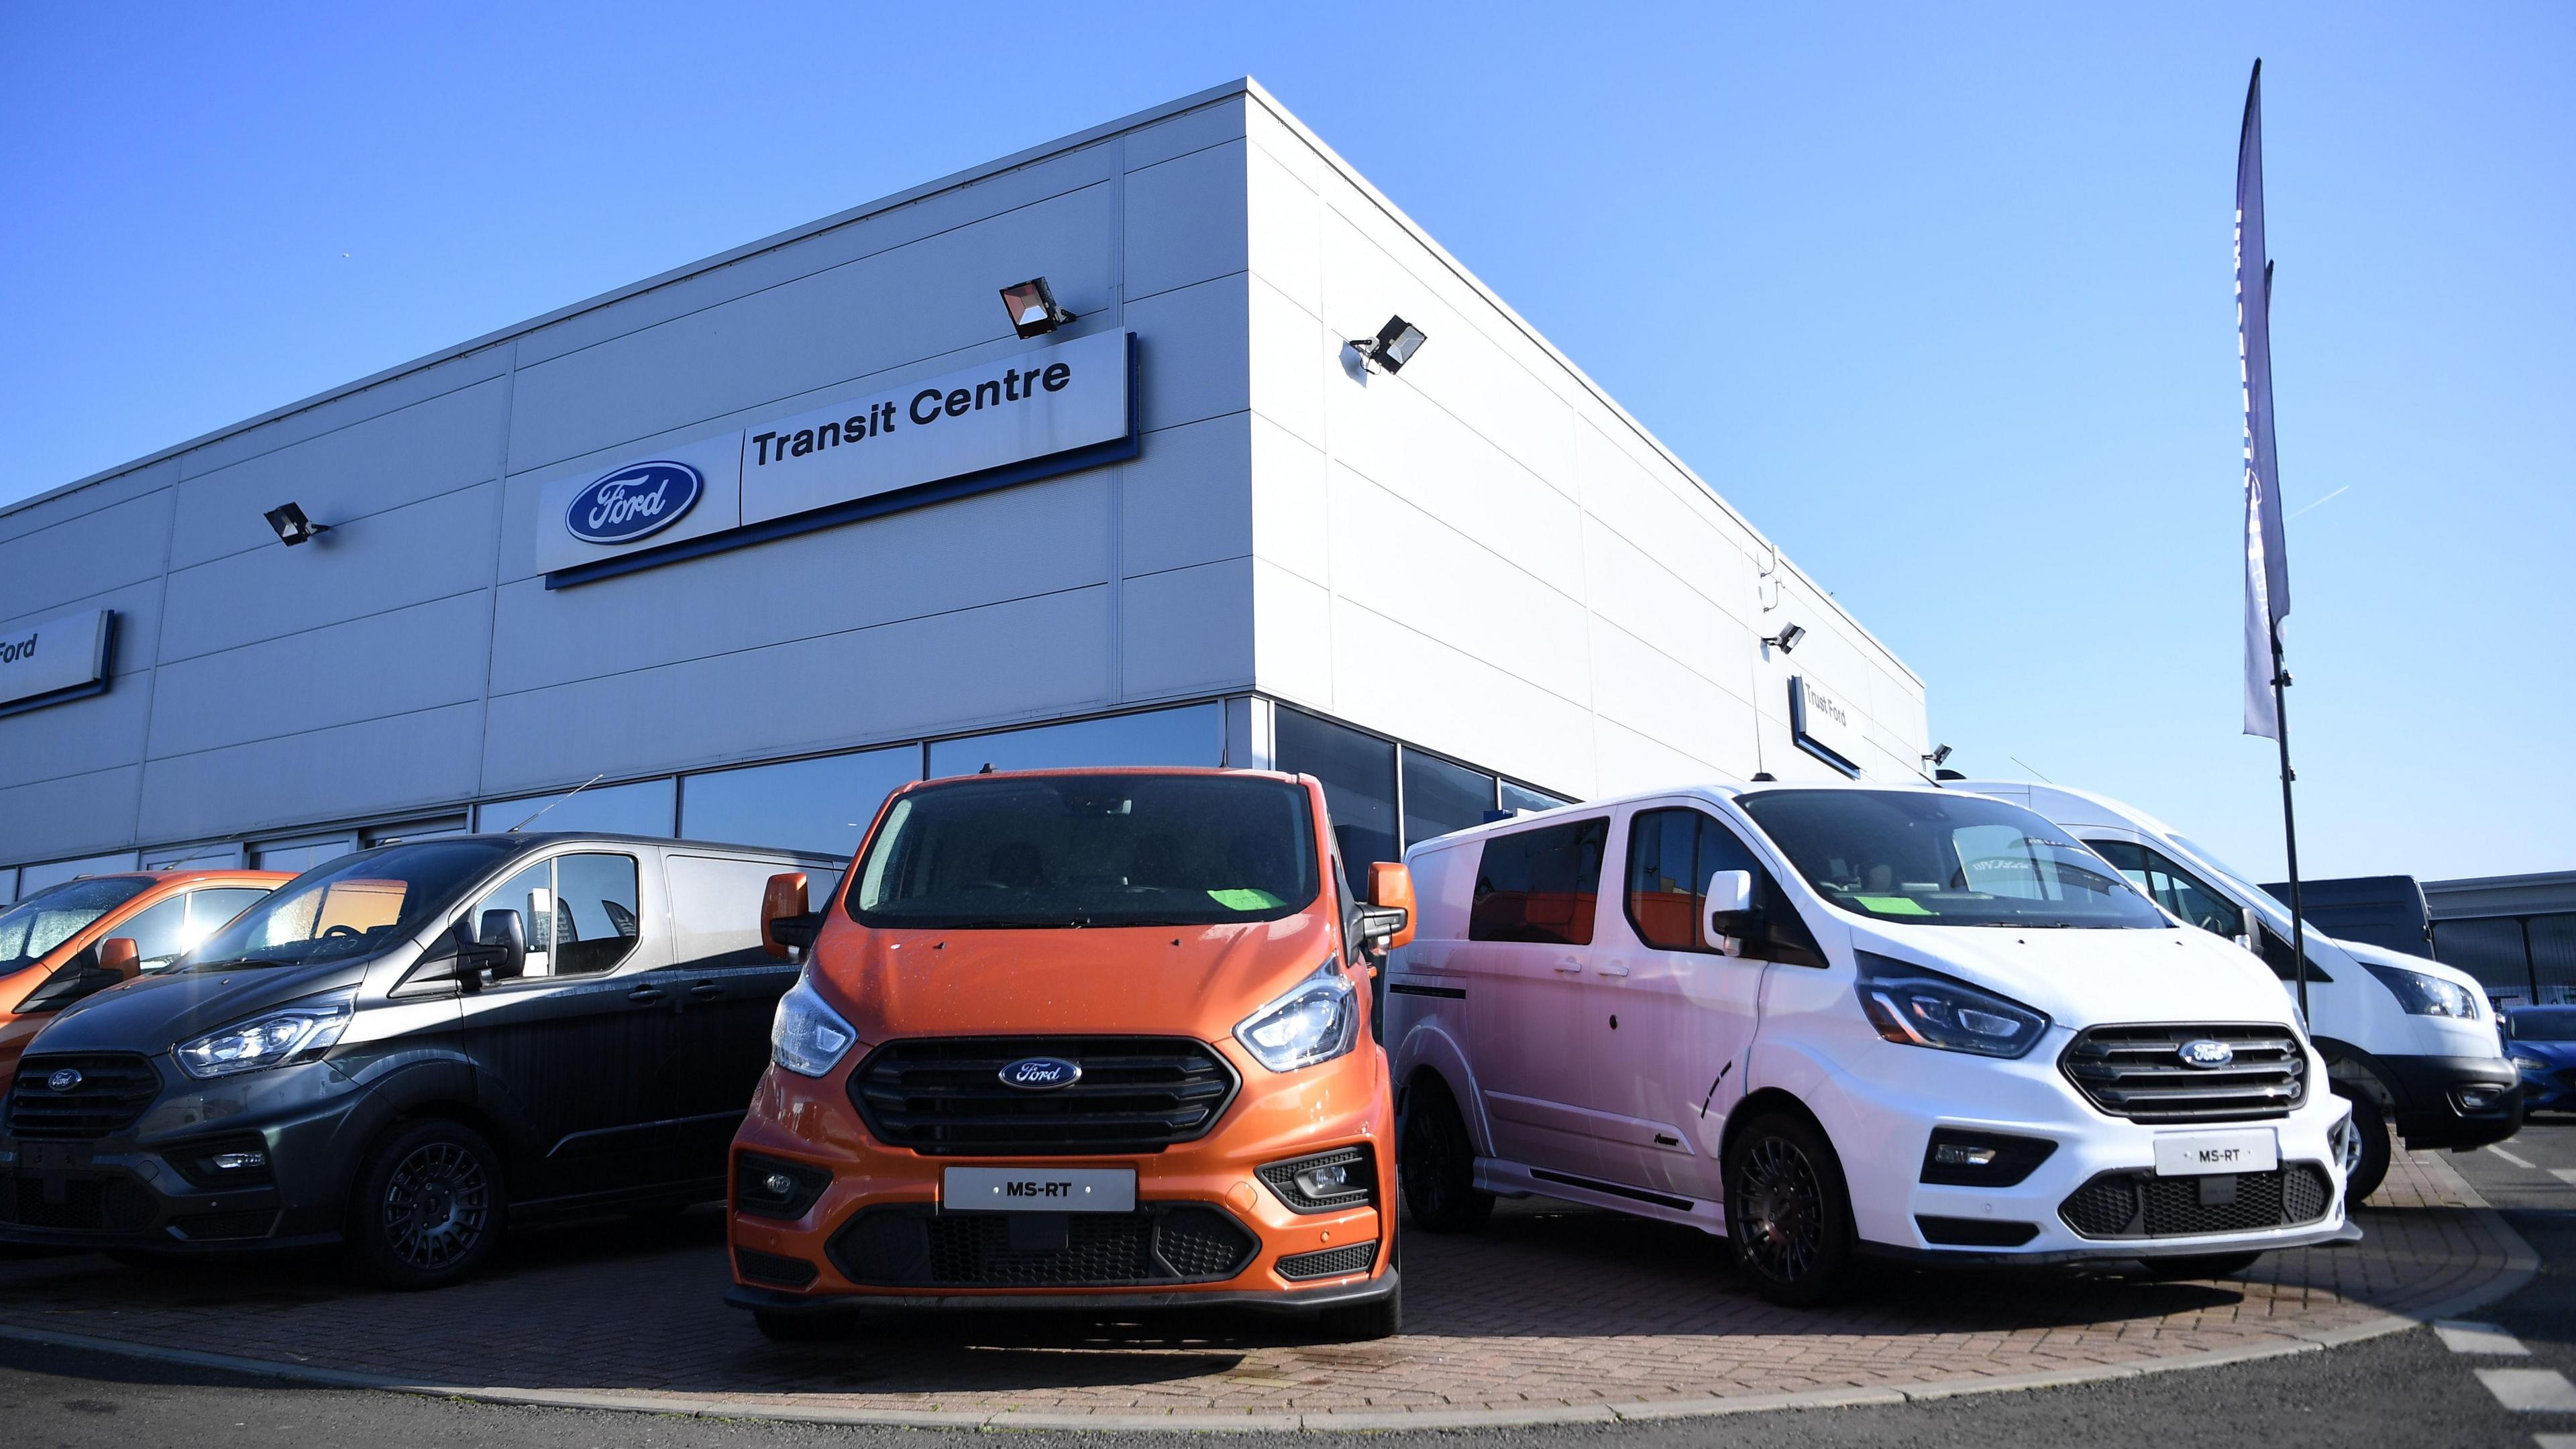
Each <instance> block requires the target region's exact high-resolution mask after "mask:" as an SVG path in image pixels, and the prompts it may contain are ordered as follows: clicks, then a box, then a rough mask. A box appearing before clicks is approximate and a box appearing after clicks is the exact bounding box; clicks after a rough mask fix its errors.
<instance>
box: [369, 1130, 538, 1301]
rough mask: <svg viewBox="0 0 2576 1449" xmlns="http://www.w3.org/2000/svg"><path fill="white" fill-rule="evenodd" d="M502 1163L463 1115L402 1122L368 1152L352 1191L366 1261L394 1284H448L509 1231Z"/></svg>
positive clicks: (388, 1283) (379, 1278)
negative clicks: (455, 1119) (455, 1118)
mask: <svg viewBox="0 0 2576 1449" xmlns="http://www.w3.org/2000/svg"><path fill="white" fill-rule="evenodd" d="M502 1216H503V1211H502V1197H501V1162H500V1159H499V1158H498V1157H496V1156H494V1155H493V1152H492V1147H491V1144H489V1143H487V1142H485V1141H484V1140H483V1135H482V1134H481V1133H479V1132H477V1131H475V1130H474V1129H473V1128H471V1127H468V1126H466V1125H465V1124H463V1123H461V1122H446V1121H428V1122H414V1123H412V1124H410V1125H408V1126H404V1127H397V1128H395V1129H394V1131H393V1132H391V1133H390V1134H388V1135H387V1136H386V1137H385V1138H384V1140H383V1141H381V1142H379V1143H377V1144H376V1148H375V1150H374V1151H373V1152H371V1153H369V1154H368V1155H367V1160H366V1164H365V1165H364V1166H362V1167H360V1168H359V1169H358V1181H357V1187H356V1190H355V1191H354V1192H352V1193H351V1194H350V1197H349V1245H350V1248H351V1250H352V1251H353V1253H354V1254H355V1255H356V1257H357V1260H358V1266H359V1267H360V1268H361V1269H363V1270H364V1271H365V1272H366V1273H367V1275H368V1276H369V1277H372V1278H374V1279H375V1280H376V1281H377V1282H379V1283H382V1284H384V1285H385V1286H386V1287H388V1288H404V1289H422V1288H444V1287H446V1286H447V1285H448V1284H450V1283H454V1282H457V1281H458V1280H460V1279H462V1278H464V1277H466V1276H467V1275H469V1274H471V1273H472V1272H473V1271H474V1270H475V1269H476V1268H478V1267H480V1266H482V1263H483V1260H484V1259H485V1258H487V1257H489V1256H491V1253H492V1248H493V1245H494V1244H495V1243H497V1242H499V1241H500V1238H501V1220H502Z"/></svg>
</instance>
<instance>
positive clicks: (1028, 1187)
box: [939, 1167, 1136, 1213]
mask: <svg viewBox="0 0 2576 1449" xmlns="http://www.w3.org/2000/svg"><path fill="white" fill-rule="evenodd" d="M939 1210H940V1211H941V1212H950V1213H1132V1212H1134V1211H1135V1210H1136V1169H1134V1168H1132V1167H952V1168H949V1169H947V1170H946V1171H944V1172H942V1173H940V1175H939Z"/></svg>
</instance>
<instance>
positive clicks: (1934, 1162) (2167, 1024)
mask: <svg viewBox="0 0 2576 1449" xmlns="http://www.w3.org/2000/svg"><path fill="white" fill-rule="evenodd" d="M1405 861H1406V863H1407V864H1408V865H1410V866H1411V867H1412V871H1413V879H1414V889H1415V894H1416V900H1417V905H1418V908H1419V916H1418V920H1419V922H1420V926H1419V931H1418V934H1417V935H1416V936H1415V938H1414V941H1413V944H1412V945H1411V946H1409V947H1407V948H1405V949H1403V950H1401V951H1398V952H1396V953H1395V956H1394V958H1393V960H1392V961H1391V963H1390V966H1389V974H1388V997H1387V1002H1388V1013H1389V1014H1388V1026H1387V1038H1386V1039H1387V1043H1388V1045H1389V1047H1390V1049H1391V1051H1392V1054H1393V1067H1394V1072H1395V1078H1396V1081H1397V1082H1398V1084H1399V1090H1400V1091H1401V1093H1402V1096H1401V1098H1400V1104H1401V1105H1400V1108H1399V1110H1400V1111H1401V1113H1402V1123H1403V1126H1402V1133H1403V1137H1402V1141H1403V1149H1402V1152H1401V1153H1400V1155H1399V1158H1398V1162H1399V1175H1400V1180H1401V1182H1402V1184H1403V1188H1404V1195H1405V1202H1406V1205H1407V1206H1408V1207H1409V1208H1410V1209H1411V1210H1412V1213H1413V1218H1414V1221H1415V1222H1416V1223H1418V1224H1420V1225H1421V1226H1422V1227H1424V1228H1425V1229H1428V1230H1430V1231H1434V1232H1455V1231H1462V1230H1466V1229H1470V1228H1473V1227H1475V1226H1477V1225H1478V1224H1480V1223H1481V1222H1483V1220H1484V1218H1485V1216H1486V1214H1487V1213H1489V1212H1490V1211H1491V1210H1492V1207H1493V1198H1494V1196H1495V1195H1496V1194H1500V1195H1505V1196H1512V1197H1519V1196H1524V1195H1527V1194H1532V1193H1535V1194H1540V1195H1543V1196H1547V1197H1554V1198H1561V1199H1565V1200H1568V1201H1572V1202H1579V1203H1588V1204H1591V1205H1593V1206H1596V1207H1603V1208H1610V1209H1613V1210H1616V1211H1620V1212H1626V1213H1634V1214H1637V1215H1639V1216H1644V1217H1652V1218H1661V1219H1665V1220H1668V1221H1672V1222H1680V1223H1689V1224H1692V1225H1693V1226H1696V1227H1699V1228H1702V1229H1704V1230H1706V1231H1708V1232H1710V1233H1721V1232H1723V1233H1727V1234H1729V1235H1730V1236H1731V1238H1732V1240H1733V1242H1734V1245H1735V1247H1736V1249H1737V1254H1738V1257H1739V1259H1740V1261H1741V1263H1742V1265H1743V1268H1744V1270H1745V1272H1746V1274H1747V1276H1748V1277H1749V1279H1750V1280H1751V1281H1752V1283H1753V1284H1754V1286H1756V1287H1757V1288H1758V1289H1759V1290H1760V1291H1762V1292H1763V1293H1764V1294H1765V1295H1766V1296H1769V1297H1771V1298H1773V1299H1775V1300H1777V1301H1780V1302H1784V1303H1792V1304H1803V1303H1814V1302H1820V1301H1824V1300H1826V1299H1828V1298H1830V1297H1832V1296H1834V1295H1835V1294H1836V1293H1837V1292H1838V1291H1839V1290H1841V1289H1843V1288H1845V1287H1847V1286H1848V1285H1849V1284H1850V1283H1851V1281H1852V1269H1853V1266H1854V1264H1855V1262H1856V1261H1857V1260H1858V1259H1860V1258H1862V1257H1864V1256H1869V1255H1877V1256H1882V1257H1894V1258H1900V1259H1912V1260H1918V1261H1925V1260H1930V1261H1952V1262H1980V1261H1984V1262H2001V1261H2013V1262H2068V1261H2079V1260H2133V1261H2144V1262H2145V1263H2146V1265H2147V1267H2148V1269H2149V1271H2151V1272H2153V1273H2156V1274H2158V1275H2161V1276H2177V1277H2180V1276H2193V1277H2198V1276H2210V1275H2216V1274H2220V1273H2227V1272H2233V1271H2236V1270H2238V1269H2240V1268H2242V1267H2243V1266H2244V1265H2246V1264H2247V1263H2250V1262H2252V1261H2253V1260H2254V1258H2255V1257H2257V1256H2258V1255H2259V1254H2261V1253H2262V1252H2263V1251H2264V1250H2266V1249H2269V1248H2283V1247H2296V1246H2301V1245H2305V1244H2311V1243H2320V1242H2327V1241H2332V1240H2338V1239H2347V1238H2349V1237H2350V1236H2353V1234H2352V1233H2351V1230H2350V1229H2348V1228H2347V1227H2346V1225H2345V1222H2344V1205H2343V1179H2344V1172H2345V1169H2346V1167H2347V1166H2348V1165H2349V1163H2348V1156H2349V1154H2350V1153H2351V1152H2352V1151H2353V1150H2355V1147H2356V1144H2355V1143H2354V1142H2353V1140H2352V1134H2351V1128H2350V1124H2349V1118H2348V1115H2347V1111H2346V1108H2345V1105H2344V1103H2343V1102H2342V1100H2341V1099H2339V1098H2337V1097H2336V1096H2334V1095H2333V1094H2332V1093H2331V1092H2326V1091H2322V1090H2317V1089H2316V1084H2317V1083H2318V1082H2319V1081H2320V1079H2321V1078H2322V1075H2323V1073H2324V1063H2323V1061H2321V1060H2320V1059H2319V1058H2318V1057H2317V1056H2316V1054H2315V1053H2314V1051H2313V1050H2311V1049H2310V1047H2309V1045H2308V1043H2307V1041H2306V1039H2305V1037H2304V1036H2303V1035H2302V1034H2301V1033H2300V1032H2299V1030H2298V1029H2297V1028H2296V1027H2295V1026H2294V1025H2293V1024H2292V1015H2293V1013H2292V1011H2291V1009H2290V1003H2289V1002H2288V1001H2287V1000H2286V999H2284V998H2283V997H2282V995H2281V994H2280V992H2279V991H2278V990H2277V989H2275V988H2274V986H2273V984H2272V980H2271V977H2270V976H2269V975H2268V974H2266V973H2265V972H2264V970H2263V969H2262V967H2261V965H2260V964H2259V963H2257V962H2255V961H2254V960H2252V959H2251V958H2249V957H2248V956H2247V955H2246V954H2245V953H2244V952H2243V951H2240V950H2238V949H2236V948H2235V947H2234V946H2231V945H2229V944H2227V943H2226V942H2224V941H2220V940H2215V939H2212V938H2211V937H2210V936H2209V935H2208V934H2207V933H2206V932H2202V931H2196V930H2192V929H2189V928H2187V927H2183V926H2180V925H2178V924H2176V923H2175V922H2174V921H2173V920H2172V919H2171V918H2170V917H2168V916H2166V915H2165V914H2164V913H2163V912H2162V911H2160V910H2158V909H2157V908H2156V906H2155V904H2154V903H2153V902H2151V901H2150V900H2148V899H2147V897H2146V896H2145V895H2144V894H2142V893H2141V892H2139V891H2138V890H2137V889H2136V888H2135V887H2133V886H2131V885H2130V884H2129V882H2127V881H2126V880H2124V879H2122V878H2121V877H2120V876H2119V875H2118V874H2117V873H2115V872H2112V871H2109V870H2106V869H2105V868H2104V866H2103V863H2102V861H2101V859H2100V858H2099V857H2098V856H2095V855H2094V854H2092V853H2091V852H2090V851H2087V850H2085V849H2084V848H2083V847H2082V846H2081V845H2078V844H2077V843H2076V842H2075V841H2074V840H2073V839H2072V838H2070V837H2069V836H2068V835H2067V834H2066V833H2065V832H2064V831H2062V830H2060V829H2058V828H2057V827H2056V826H2054V825H2051V824H2050V823H2049V822H2047V821H2046V820H2043V819H2041V818H2039V817H2038V816H2036V815H2033V814H2031V813H2030V812H2029V811H2027V810H2024V809H2022V808H2020V807H2018V806H2014V805H2007V804H2005V803H2003V802H2001V801H1997V800H1988V799H1981V798H1978V797H1976V796H1972V795H1963V794H1960V793H1958V792H1956V791H1945V790H1939V789H1935V788H1932V787H1929V786H1917V787H1906V786H1893V787H1877V786H1863V785H1844V784H1832V785H1808V784H1796V785H1790V784H1757V785H1710V786H1699V787H1692V788H1688V789H1680V790H1672V791H1666V792H1661V793H1657V794H1651V795H1638V796H1632V797H1629V798H1626V799H1620V800H1611V801H1600V802H1594V803H1591V804H1585V805H1574V806H1567V807H1565V808H1562V809H1557V810H1550V811H1547V812H1544V813H1542V814H1537V815H1528V816H1522V817H1520V818H1518V819H1515V820H1512V821H1509V822H1505V823H1502V824H1497V825H1488V826H1484V827H1481V828H1478V829H1474V830H1468V831H1463V832H1460V833H1458V834H1455V835H1444V836H1441V837H1439V838H1438V839H1435V840H1430V841H1426V842H1424V843H1422V844H1420V845H1417V846H1415V847H1413V848H1412V849H1411V850H1409V851H1407V852H1406V853H1405Z"/></svg>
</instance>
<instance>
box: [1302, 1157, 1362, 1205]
mask: <svg viewBox="0 0 2576 1449" xmlns="http://www.w3.org/2000/svg"><path fill="white" fill-rule="evenodd" d="M1350 1185H1351V1165H1350V1164H1349V1163H1347V1162H1333V1163H1326V1164H1324V1165H1323V1166H1320V1167H1309V1168H1305V1169H1302V1170H1301V1171H1299V1172H1298V1174H1297V1190H1298V1191H1299V1192H1302V1193H1304V1194H1305V1195H1306V1196H1308V1197H1311V1198H1327V1197H1338V1196H1340V1195H1341V1194H1342V1193H1343V1192H1345V1191H1348V1190H1349V1188H1350Z"/></svg>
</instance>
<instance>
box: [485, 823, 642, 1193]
mask: <svg viewBox="0 0 2576 1449" xmlns="http://www.w3.org/2000/svg"><path fill="white" fill-rule="evenodd" d="M641 874H642V872H641V867H640V864H639V862H638V860H637V858H636V857H635V856H633V855H631V854H627V853H625V852H609V851H573V852H566V853H564V854H561V855H555V856H550V857H547V858H546V859H544V860H540V861H537V862H535V863H533V864H530V865H527V866H524V867H522V868H521V869H520V870H519V871H518V872H517V873H515V874H513V875H512V876H511V877H510V878H509V879H508V880H506V881H503V882H502V883H501V884H500V885H499V886H498V887H496V888H494V889H493V890H492V891H491V892H490V893H489V894H487V895H485V896H484V898H483V899H481V900H479V901H477V902H475V903H474V905H473V906H472V907H471V908H470V910H469V911H468V913H467V915H466V917H465V919H467V920H469V921H473V922H476V923H478V924H479V923H480V922H481V920H482V919H483V913H484V912H486V911H500V910H510V911H517V912H518V913H519V919H520V923H521V926H522V928H523V929H524V930H525V931H526V933H527V937H528V959H527V967H526V969H525V970H524V971H523V972H522V973H521V974H520V975H518V976H516V977H513V978H511V979H508V980H503V981H495V982H493V983H492V984H490V985H488V986H486V987H484V988H483V989H482V990H481V991H478V992H475V993H473V994H472V995H469V996H466V997H465V998H463V1000H462V1002H461V1005H462V1007H463V1013H464V1017H463V1022H462V1024H461V1026H460V1028H459V1029H460V1031H461V1033H462V1038H463V1041H464V1045H465V1050H466V1052H467V1053H468V1054H469V1055H470V1056H471V1057H472V1058H473V1060H474V1062H475V1064H476V1066H477V1067H478V1069H479V1070H478V1073H477V1075H478V1079H479V1082H480V1087H481V1090H482V1092H483V1093H484V1097H485V1102H484V1105H485V1108H486V1110H487V1111H489V1112H491V1113H492V1115H493V1116H494V1117H495V1118H496V1119H498V1120H500V1121H501V1122H502V1123H503V1125H504V1127H505V1128H506V1129H508V1130H509V1131H510V1132H511V1135H512V1136H513V1138H514V1139H515V1143H516V1146H517V1149H518V1150H517V1151H516V1152H515V1153H514V1154H513V1155H514V1157H516V1158H517V1159H518V1160H517V1161H516V1162H515V1163H514V1164H513V1168H514V1171H513V1173H512V1176H513V1179H514V1181H513V1185H512V1192H511V1197H512V1198H513V1199H514V1200H516V1201H529V1200H532V1199H540V1198H557V1197H571V1196H578V1195H581V1194H586V1193H597V1192H612V1191H617V1190H621V1189H627V1188H634V1187H638V1186H641V1185H645V1184H649V1183H651V1182H654V1181H656V1180H657V1179H658V1178H659V1177H660V1176H661V1174H662V1173H663V1172H665V1171H666V1170H667V1169H668V1159H669V1158H670V1156H671V1153H670V1150H669V1149H670V1140H669V1135H668V1134H669V1127H668V1124H669V1123H670V1121H671V1119H672V1118H674V1117H676V1116H677V1115H679V1114H678V1112H677V1111H676V1110H675V1108H674V1094H673V1092H672V1090H671V1081H672V1078H673V1076H674V1073H673V1072H672V1071H671V1069H670V1068H671V1063H672V1060H673V1058H674V1055H675V1051H674V1048H675V1046H676V1041H675V1038H676V1036H677V1027H676V1023H677V1022H678V1019H679V1015H678V1013H679V1000H678V986H679V983H677V982H676V981H674V980H673V979H672V977H671V976H670V973H669V972H668V971H667V970H657V969H653V968H654V967H656V966H666V965H667V963H668V957H667V955H663V956H661V957H660V959H659V960H658V961H657V960H655V959H653V958H652V957H651V956H646V957H644V958H642V959H636V958H637V956H638V952H639V948H642V947H644V946H645V942H644V941H643V929H642V921H643V915H642V910H641V890H640V884H641ZM656 954H658V953H656ZM621 967H625V968H628V969H626V970H623V971H621V970H620V969H619V968H621ZM639 968H640V969H639Z"/></svg>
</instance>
